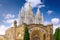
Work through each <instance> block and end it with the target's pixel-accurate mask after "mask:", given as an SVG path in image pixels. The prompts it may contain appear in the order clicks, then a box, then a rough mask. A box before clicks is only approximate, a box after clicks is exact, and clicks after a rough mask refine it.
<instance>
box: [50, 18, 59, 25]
mask: <svg viewBox="0 0 60 40" xmlns="http://www.w3.org/2000/svg"><path fill="white" fill-rule="evenodd" d="M51 22H52V23H53V24H54V25H56V24H58V23H59V22H60V19H59V18H52V19H51Z"/></svg>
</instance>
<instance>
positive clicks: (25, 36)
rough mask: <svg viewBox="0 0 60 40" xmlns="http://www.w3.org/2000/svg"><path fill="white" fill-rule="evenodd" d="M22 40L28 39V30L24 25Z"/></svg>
mask: <svg viewBox="0 0 60 40" xmlns="http://www.w3.org/2000/svg"><path fill="white" fill-rule="evenodd" d="M24 40H29V32H28V28H27V27H25V32H24Z"/></svg>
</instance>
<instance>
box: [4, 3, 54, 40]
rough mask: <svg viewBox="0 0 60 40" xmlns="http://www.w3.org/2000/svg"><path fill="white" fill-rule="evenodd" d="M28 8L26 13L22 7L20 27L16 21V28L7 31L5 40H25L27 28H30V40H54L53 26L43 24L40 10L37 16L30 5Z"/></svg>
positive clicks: (19, 18)
mask: <svg viewBox="0 0 60 40" xmlns="http://www.w3.org/2000/svg"><path fill="white" fill-rule="evenodd" d="M27 8H28V10H27V11H25V9H24V7H22V9H21V11H20V12H19V17H18V20H19V21H18V22H19V23H18V24H19V25H17V21H14V26H13V27H11V28H9V29H7V30H6V32H5V40H24V31H25V27H27V28H28V31H29V36H30V38H29V39H30V40H53V24H49V25H46V26H45V25H44V24H43V23H44V19H43V14H42V15H41V14H40V10H39V8H38V10H37V12H36V15H34V14H33V12H32V7H31V6H30V4H29V5H28V7H27Z"/></svg>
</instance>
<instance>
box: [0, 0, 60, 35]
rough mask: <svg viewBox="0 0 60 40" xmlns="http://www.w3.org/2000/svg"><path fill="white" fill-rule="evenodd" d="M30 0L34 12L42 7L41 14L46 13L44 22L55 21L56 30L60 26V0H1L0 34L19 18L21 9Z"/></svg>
mask: <svg viewBox="0 0 60 40" xmlns="http://www.w3.org/2000/svg"><path fill="white" fill-rule="evenodd" d="M28 2H30V3H31V6H32V11H33V12H34V14H36V11H37V9H38V7H39V8H40V12H41V14H42V13H43V14H44V24H50V23H53V28H54V30H55V29H56V28H57V27H59V26H60V0H38V1H37V0H35V1H34V0H0V34H2V35H3V34H4V32H5V31H6V29H8V28H9V27H10V26H12V25H13V21H14V20H18V14H19V11H20V10H21V8H22V6H24V7H25V6H26V5H27V4H28ZM2 30H3V31H2Z"/></svg>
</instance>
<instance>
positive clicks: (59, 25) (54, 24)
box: [44, 18, 60, 33]
mask: <svg viewBox="0 0 60 40" xmlns="http://www.w3.org/2000/svg"><path fill="white" fill-rule="evenodd" d="M59 22H60V21H59V18H53V19H51V22H49V21H45V22H44V25H48V24H51V23H53V33H55V29H56V28H58V27H60V23H59Z"/></svg>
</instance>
